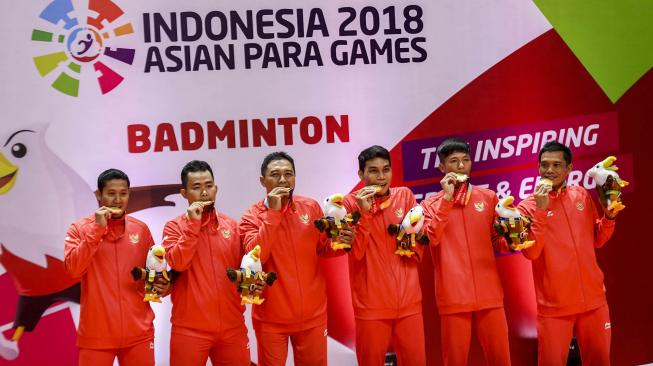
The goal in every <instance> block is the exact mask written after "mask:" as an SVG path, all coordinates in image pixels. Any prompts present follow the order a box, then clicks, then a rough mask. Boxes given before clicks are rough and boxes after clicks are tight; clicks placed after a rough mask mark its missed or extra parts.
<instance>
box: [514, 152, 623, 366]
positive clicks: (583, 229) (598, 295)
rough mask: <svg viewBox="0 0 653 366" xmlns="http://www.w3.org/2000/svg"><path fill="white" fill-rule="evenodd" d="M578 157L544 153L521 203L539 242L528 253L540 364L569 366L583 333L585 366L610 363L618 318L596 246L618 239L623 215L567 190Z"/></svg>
mask: <svg viewBox="0 0 653 366" xmlns="http://www.w3.org/2000/svg"><path fill="white" fill-rule="evenodd" d="M571 170H572V164H571V151H570V150H569V148H568V147H567V146H565V145H563V144H561V143H558V142H548V143H546V144H545V145H544V146H543V147H542V149H541V150H540V153H539V174H540V177H541V178H546V179H548V180H550V181H551V182H546V183H542V182H541V181H540V183H538V185H537V186H536V188H535V192H534V193H533V195H531V196H530V197H528V198H527V199H525V200H524V201H522V202H521V203H520V204H519V210H520V211H521V213H522V215H526V216H529V217H531V218H532V226H531V232H532V233H533V235H534V236H535V244H534V245H533V246H532V247H531V248H529V249H525V250H524V251H523V253H524V256H526V258H528V259H530V260H531V261H532V264H533V278H534V281H535V293H536V297H537V333H538V363H539V364H540V365H564V364H566V362H567V356H568V352H569V342H570V340H571V337H572V334H575V335H576V337H577V340H578V344H579V347H580V352H581V359H582V361H583V364H588V365H609V364H610V336H611V325H610V314H609V311H608V303H607V300H606V297H605V287H604V285H603V273H602V272H601V269H600V268H599V266H598V264H597V262H596V255H595V252H594V249H595V248H599V247H601V246H603V244H605V242H607V241H608V239H610V237H611V236H612V233H613V231H614V226H615V222H614V219H615V216H616V212H614V211H610V210H607V209H606V208H605V207H604V208H603V211H604V215H603V217H599V215H598V213H597V209H596V206H595V205H594V201H593V200H592V198H591V197H590V195H589V193H588V192H587V191H586V190H585V189H584V188H582V187H577V186H569V187H567V186H566V184H565V180H566V178H567V175H568V174H569V172H571Z"/></svg>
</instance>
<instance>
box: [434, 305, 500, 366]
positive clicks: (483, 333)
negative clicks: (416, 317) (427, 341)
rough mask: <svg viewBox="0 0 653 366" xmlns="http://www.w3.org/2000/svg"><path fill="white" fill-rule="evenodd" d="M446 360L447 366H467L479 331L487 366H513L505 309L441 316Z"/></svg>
mask: <svg viewBox="0 0 653 366" xmlns="http://www.w3.org/2000/svg"><path fill="white" fill-rule="evenodd" d="M440 325H441V338H442V358H443V359H444V364H445V365H451V366H459V365H467V358H468V356H469V347H470V343H471V339H472V326H474V327H475V329H476V334H477V335H478V340H479V343H480V344H481V347H482V348H483V354H484V355H485V361H486V363H487V365H497V366H499V365H501V366H505V365H510V346H509V343H508V324H507V322H506V313H505V311H504V310H503V308H502V307H501V308H493V309H484V310H478V311H473V312H465V313H454V314H444V315H440Z"/></svg>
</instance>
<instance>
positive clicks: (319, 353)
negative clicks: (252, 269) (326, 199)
mask: <svg viewBox="0 0 653 366" xmlns="http://www.w3.org/2000/svg"><path fill="white" fill-rule="evenodd" d="M321 217H322V209H321V208H320V205H319V204H318V203H317V202H316V201H315V200H313V199H310V198H307V197H302V196H298V195H295V196H293V198H292V200H291V201H290V202H289V203H288V204H286V205H284V207H283V208H282V209H281V210H280V211H276V210H272V209H269V208H268V207H266V205H265V203H264V201H259V202H258V203H256V204H254V205H253V206H252V207H250V208H249V209H248V210H247V212H245V214H244V215H243V217H242V219H241V222H240V226H239V227H240V234H241V237H242V241H243V245H244V250H245V251H246V252H248V251H250V250H251V249H253V248H254V247H255V246H256V245H260V246H261V256H260V259H261V263H262V264H263V270H264V271H265V272H276V273H277V276H278V280H277V281H276V282H275V283H274V285H273V286H271V287H269V288H266V290H265V291H264V292H263V297H264V298H265V302H264V303H263V304H261V305H256V306H254V307H253V308H254V310H253V312H252V318H253V323H254V329H255V331H256V337H257V343H258V361H259V364H260V365H264V366H265V365H284V364H285V359H286V353H287V348H288V338H290V339H291V341H292V345H293V352H294V355H295V362H296V363H298V364H311V365H316V364H320V365H326V359H327V357H326V324H327V313H326V310H327V300H326V283H325V279H324V276H323V275H322V273H321V271H320V266H319V263H318V260H319V257H327V256H337V255H342V254H344V252H343V251H333V250H332V249H331V245H330V244H331V242H330V240H329V239H327V238H326V235H324V234H322V233H320V232H319V231H318V230H317V229H316V228H315V226H314V224H313V221H315V220H317V219H319V218H321Z"/></svg>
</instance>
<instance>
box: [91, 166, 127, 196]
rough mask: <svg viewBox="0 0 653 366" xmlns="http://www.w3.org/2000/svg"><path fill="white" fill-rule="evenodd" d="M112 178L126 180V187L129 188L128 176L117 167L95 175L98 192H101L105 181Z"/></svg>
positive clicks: (105, 183)
mask: <svg viewBox="0 0 653 366" xmlns="http://www.w3.org/2000/svg"><path fill="white" fill-rule="evenodd" d="M112 179H122V180H126V181H127V188H129V177H128V176H127V174H125V172H123V171H122V170H118V169H113V168H111V169H107V170H105V171H103V172H102V173H100V175H98V177H97V190H98V192H100V193H102V190H103V189H104V186H106V185H107V182H108V181H110V180H112Z"/></svg>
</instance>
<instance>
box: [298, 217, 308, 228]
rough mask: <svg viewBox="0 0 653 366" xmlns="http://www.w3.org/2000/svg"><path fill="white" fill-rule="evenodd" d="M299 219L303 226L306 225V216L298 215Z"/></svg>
mask: <svg viewBox="0 0 653 366" xmlns="http://www.w3.org/2000/svg"><path fill="white" fill-rule="evenodd" d="M299 219H300V220H301V221H302V223H304V225H308V214H303V215H299Z"/></svg>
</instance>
